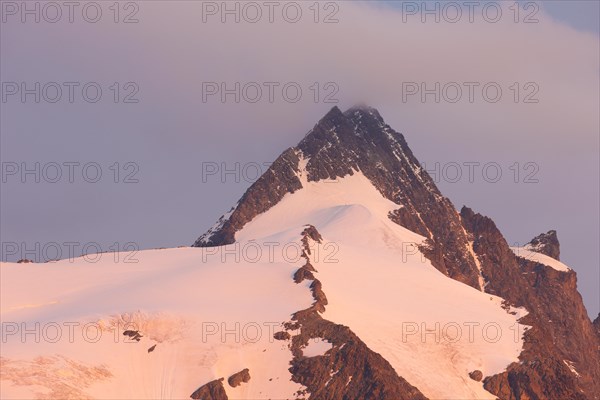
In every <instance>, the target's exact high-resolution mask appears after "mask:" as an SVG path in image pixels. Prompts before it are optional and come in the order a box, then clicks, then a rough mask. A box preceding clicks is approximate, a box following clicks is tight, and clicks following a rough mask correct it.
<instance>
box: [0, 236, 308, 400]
mask: <svg viewBox="0 0 600 400" xmlns="http://www.w3.org/2000/svg"><path fill="white" fill-rule="evenodd" d="M120 258H121V261H120V262H114V257H113V254H112V253H105V254H103V256H102V257H101V259H100V260H99V261H98V262H97V263H88V262H86V261H85V260H84V259H83V258H77V259H74V260H73V262H70V261H69V260H63V261H59V262H53V263H46V264H13V263H2V264H1V265H0V274H1V276H0V278H1V285H2V286H1V296H2V297H1V305H2V308H1V319H2V333H3V337H2V341H3V342H2V373H1V379H2V382H1V385H0V387H1V393H0V397H2V398H11V399H12V398H26V399H31V398H37V397H39V398H99V399H100V398H101V399H110V398H114V399H124V398H135V399H170V398H180V399H185V398H189V396H190V394H191V393H192V392H193V391H194V390H196V389H197V388H198V387H199V386H201V385H203V384H205V383H207V382H208V381H210V380H213V379H217V378H220V377H225V380H226V379H227V378H228V377H229V376H230V375H232V374H234V373H236V372H238V371H240V370H242V369H244V368H249V369H250V372H251V376H252V379H251V380H250V382H249V383H247V384H244V385H242V386H239V387H237V388H235V389H233V388H231V387H229V385H227V383H226V382H225V387H226V390H227V392H228V394H229V395H230V397H231V398H261V397H266V396H267V394H268V395H269V396H273V397H278V398H292V395H293V394H294V393H295V392H296V391H297V390H298V389H300V388H301V387H300V385H298V384H296V383H294V382H291V381H290V380H289V378H290V375H289V372H288V371H287V368H289V365H288V363H289V361H290V360H291V358H292V356H291V354H290V352H289V350H288V349H287V347H286V346H285V345H284V344H283V345H282V343H283V342H278V341H275V340H274V339H273V338H272V336H273V332H276V331H277V330H278V329H280V328H279V324H280V323H281V322H283V321H288V320H289V319H290V315H291V313H293V312H295V311H297V310H299V309H303V308H306V307H308V306H309V305H310V304H311V303H312V297H311V295H310V292H309V290H308V288H307V286H306V285H304V284H301V285H296V284H294V282H293V280H292V279H291V276H292V274H293V272H294V271H295V270H296V269H297V268H298V267H299V266H301V265H302V263H301V262H298V265H294V264H293V263H288V262H285V261H284V260H282V259H281V257H276V258H273V260H268V259H265V260H263V261H261V262H256V263H252V262H247V261H245V260H243V259H242V260H240V262H238V263H236V262H233V259H234V257H233V256H232V255H231V253H229V254H225V253H224V252H215V251H214V249H199V248H178V249H165V250H148V251H141V252H139V253H138V254H136V255H135V257H134V258H137V259H138V260H139V262H138V263H124V262H123V261H122V259H123V257H120ZM270 261H273V262H270ZM127 322H131V323H129V324H127ZM36 323H38V324H39V328H37V329H36V325H35V324H36ZM86 323H88V324H90V325H88V326H85V324H86ZM236 323H237V324H239V326H238V327H236ZM15 324H17V326H18V328H17V331H16V333H14V334H13V333H12V332H13V331H14V329H15ZM22 324H24V325H22ZM74 324H79V325H78V326H75V325H74ZM223 324H225V325H223ZM57 326H58V328H57ZM70 326H73V328H72V329H73V330H72V333H71V335H70V332H71V331H70V330H69V329H70V328H69V327H70ZM117 326H118V327H119V329H114V328H115V327H117ZM21 328H22V329H21ZM25 329H28V330H30V331H32V332H36V331H37V332H38V335H39V338H36V337H35V333H30V334H28V335H25V336H24V337H23V336H22V333H23V331H24V330H25ZM99 329H101V330H99ZM126 329H135V330H139V332H140V333H141V334H142V335H143V337H142V338H141V339H140V341H139V342H137V341H135V340H131V339H129V338H128V337H126V336H123V334H122V332H123V331H124V330H126ZM59 333H60V334H62V335H61V336H60V337H59V338H58V340H56V337H57V335H58V334H59ZM203 334H204V336H203ZM222 334H225V337H223V336H222ZM98 336H99V339H98V340H97V337H98ZM71 338H72V339H71ZM36 339H37V340H39V343H36ZM53 341H56V343H52V342H53ZM155 344H156V348H155V349H154V350H153V351H152V352H148V349H149V348H150V347H151V346H153V345H155ZM269 379H272V380H271V381H270V380H269Z"/></svg>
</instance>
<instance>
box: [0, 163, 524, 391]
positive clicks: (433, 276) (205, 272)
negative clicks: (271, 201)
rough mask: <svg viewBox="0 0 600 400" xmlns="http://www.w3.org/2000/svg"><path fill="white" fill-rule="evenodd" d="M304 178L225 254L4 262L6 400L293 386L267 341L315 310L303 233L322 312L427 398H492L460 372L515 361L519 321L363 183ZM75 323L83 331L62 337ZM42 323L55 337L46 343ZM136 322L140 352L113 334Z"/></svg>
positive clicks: (200, 251) (321, 347)
mask: <svg viewBox="0 0 600 400" xmlns="http://www.w3.org/2000/svg"><path fill="white" fill-rule="evenodd" d="M305 164H306V160H303V164H302V165H305ZM300 178H301V180H302V183H303V186H304V188H303V189H301V190H299V191H297V192H295V193H294V194H288V195H286V196H285V197H284V198H283V200H282V201H280V202H279V203H278V204H277V205H275V206H274V207H273V208H271V209H270V210H269V211H267V212H266V213H264V214H262V215H259V216H258V217H256V218H255V219H254V220H253V221H251V222H250V223H248V224H247V225H246V226H245V227H244V229H242V230H241V231H240V232H238V233H237V234H236V241H237V243H236V244H234V245H230V246H224V247H219V248H178V249H166V250H149V251H142V252H139V253H138V254H137V255H136V258H138V259H139V262H138V263H125V262H123V260H122V257H119V261H118V262H115V260H114V259H113V258H114V257H113V254H112V253H107V254H106V257H105V256H104V255H103V256H102V258H101V260H100V261H99V262H97V263H89V262H86V261H85V260H84V259H76V260H75V261H74V262H70V261H69V260H63V261H59V262H54V263H47V264H11V263H2V264H0V274H1V276H0V278H1V289H2V290H1V309H0V316H1V319H2V322H3V337H2V340H3V343H2V360H1V362H2V374H1V379H2V385H1V392H0V395H1V396H2V398H15V397H16V398H19V397H20V398H35V397H45V398H68V397H71V398H103V399H106V398H139V399H143V398H188V397H189V395H190V394H191V393H192V392H193V391H194V390H195V389H197V388H198V387H199V386H201V385H203V384H205V383H207V382H209V381H211V380H213V379H218V378H220V377H224V378H225V382H224V385H225V388H226V390H227V393H228V395H229V396H230V398H236V399H239V398H257V399H258V398H290V397H292V396H293V394H294V393H295V392H296V391H297V390H299V389H302V388H301V387H300V385H298V384H295V383H293V382H291V381H290V380H289V378H290V374H289V372H288V370H287V369H288V368H289V361H290V360H291V358H292V355H291V353H290V351H289V350H288V349H287V346H286V343H285V342H279V341H275V340H273V339H272V333H273V331H277V330H278V324H280V323H282V322H284V321H288V320H289V319H290V315H291V314H292V313H293V312H295V311H298V310H302V309H305V308H307V307H309V306H310V304H311V303H312V296H311V293H310V291H309V289H308V284H309V283H310V282H309V281H304V282H303V283H301V284H295V283H294V282H293V280H292V275H293V273H294V272H295V271H296V270H297V269H298V268H299V267H300V266H302V265H303V264H304V259H302V258H301V257H300V254H299V250H300V233H301V232H302V230H303V229H304V227H305V225H306V224H312V225H314V226H315V227H316V228H317V230H318V231H319V232H320V233H321V235H322V236H323V239H324V241H323V243H321V244H320V245H315V248H314V251H313V252H312V253H311V262H312V264H313V265H314V266H315V267H316V269H317V270H318V272H317V273H316V277H317V278H318V279H319V280H320V281H321V282H322V284H323V290H324V292H325V294H326V295H327V298H328V301H329V304H328V306H327V308H326V311H325V313H324V314H323V317H324V318H326V319H328V320H330V321H333V322H336V323H340V324H344V325H347V326H349V327H350V328H351V329H352V330H353V331H354V332H355V333H356V334H357V335H358V336H359V337H360V338H361V339H362V340H363V341H364V342H365V343H366V344H367V345H368V346H369V347H370V348H371V349H372V350H374V351H376V352H378V353H380V354H381V355H382V356H383V357H384V358H386V359H387V360H388V361H389V362H390V363H391V365H392V366H393V367H394V369H395V370H396V371H397V373H398V374H399V375H400V376H402V377H404V378H405V379H406V380H407V381H408V382H409V383H410V384H412V385H414V386H416V387H417V388H418V389H419V390H421V391H422V392H423V393H424V394H425V395H426V396H428V397H430V398H432V399H439V398H445V399H450V398H452V399H457V398H461V399H484V398H490V399H492V398H494V396H492V395H491V394H490V393H488V392H487V391H485V390H484V389H483V387H482V383H480V382H475V381H473V380H471V379H470V378H469V377H468V373H469V372H471V371H473V370H476V369H479V370H481V371H482V372H483V374H484V376H486V375H492V374H495V373H498V372H500V371H502V370H503V369H505V367H506V366H507V365H508V364H509V363H511V362H513V361H517V357H518V355H519V353H520V352H521V349H522V340H521V336H522V334H523V331H524V329H525V327H524V326H522V325H520V324H518V323H517V320H518V318H520V317H521V316H523V315H524V313H525V311H524V310H509V311H511V313H509V312H508V311H507V310H505V309H503V308H502V307H501V300H502V299H500V298H498V297H495V296H491V295H489V294H485V293H483V292H481V291H478V290H476V289H473V288H471V287H469V286H467V285H464V284H462V283H459V282H457V281H454V280H452V279H450V278H448V277H446V276H444V275H443V274H441V273H440V272H439V271H437V270H436V269H435V268H434V267H433V266H432V265H431V263H430V262H429V261H428V260H427V259H426V258H425V257H423V256H422V254H421V253H420V252H419V251H418V248H417V245H418V244H420V243H421V242H422V241H423V237H422V236H420V235H417V234H416V233H413V232H411V231H409V230H407V229H405V228H403V227H401V226H399V225H397V224H395V223H393V222H391V221H390V220H389V219H388V217H387V215H388V213H389V212H390V211H391V210H393V209H395V208H398V206H397V205H396V204H394V203H392V202H390V201H389V200H386V199H385V198H384V197H383V196H382V195H381V194H380V193H379V192H378V191H377V190H376V189H375V187H374V186H373V185H372V184H371V183H370V182H369V181H368V179H367V178H365V177H364V176H363V175H362V174H361V173H359V172H357V173H355V174H354V175H353V176H347V177H345V178H343V179H338V180H336V181H320V182H318V183H315V182H307V179H306V176H305V172H301V173H300ZM128 321H129V322H131V323H130V324H129V325H127V322H128ZM36 322H37V323H40V324H41V325H40V326H41V328H40V329H38V331H39V332H41V333H40V336H41V340H40V341H39V342H40V343H35V339H36V338H35V336H34V335H33V334H30V335H27V336H25V337H22V336H21V333H22V331H23V329H21V328H22V326H21V325H20V324H22V323H25V324H26V325H25V327H26V328H28V329H32V327H34V326H35V325H34V324H35V323H36ZM70 322H73V323H78V324H79V325H78V326H76V327H75V328H74V332H73V335H72V336H73V337H74V340H73V341H71V340H69V339H70V338H69V337H68V336H69V335H68V333H69V331H68V326H65V323H66V324H68V323H70ZM52 323H56V324H58V325H59V326H61V327H62V333H63V335H62V337H61V338H60V339H59V340H58V341H57V343H51V341H52V340H51V339H53V337H54V334H53V333H52V332H53V331H52V329H53V327H55V325H52ZM85 323H92V325H90V326H87V327H86V326H84V324H85ZM236 323H239V324H240V327H239V328H237V329H236V328H235V327H236ZM15 324H17V325H15ZM222 324H226V325H225V326H223V325H222ZM116 326H119V327H120V330H116V329H114V328H115V327H116ZM131 326H134V327H135V330H139V332H140V333H141V334H142V335H143V337H141V338H140V341H139V342H137V341H135V340H126V338H125V337H124V336H123V335H122V332H123V330H124V329H125V327H127V328H130V327H131ZM257 326H258V328H257ZM98 327H99V328H100V329H101V331H100V332H101V337H100V339H99V340H98V341H94V340H91V339H93V338H94V336H95V332H97V329H96V328H98ZM15 329H17V331H15V333H13V331H14V330H15ZM34 330H35V329H34ZM256 332H259V333H260V337H259V338H258V340H256V337H257V335H256ZM223 333H224V334H225V336H222V335H221V334H223ZM84 338H87V339H86V340H84ZM154 344H156V347H155V348H154V349H153V351H151V352H149V349H150V348H151V346H153V345H154ZM330 347H331V346H330V344H328V343H326V342H325V343H324V342H321V343H314V344H309V346H308V347H307V348H306V352H307V355H309V356H313V355H318V354H323V353H324V352H325V351H327V350H328V349H329V348H330ZM244 368H249V370H250V375H251V380H250V381H249V382H248V383H246V384H242V385H241V386H239V387H237V388H235V389H233V388H231V387H230V386H229V385H228V384H227V382H226V380H227V377H229V376H230V375H231V374H233V373H235V372H238V371H240V370H242V369H244Z"/></svg>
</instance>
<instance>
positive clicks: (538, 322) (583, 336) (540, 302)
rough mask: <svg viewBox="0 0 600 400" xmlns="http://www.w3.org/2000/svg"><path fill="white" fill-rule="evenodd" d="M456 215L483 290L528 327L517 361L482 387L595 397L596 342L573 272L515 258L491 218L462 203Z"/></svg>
mask: <svg viewBox="0 0 600 400" xmlns="http://www.w3.org/2000/svg"><path fill="white" fill-rule="evenodd" d="M461 216H462V220H463V223H464V226H465V228H466V230H467V231H468V232H469V234H470V235H472V237H473V240H474V244H473V249H474V251H475V253H476V254H477V256H478V258H479V260H480V264H481V269H482V275H483V277H484V279H485V281H486V283H487V285H486V287H485V289H486V292H487V293H491V294H495V295H498V296H500V297H503V298H504V299H505V300H506V301H507V302H508V303H509V304H510V305H512V306H515V307H525V308H526V309H527V310H528V311H529V314H528V315H526V316H525V317H523V318H522V319H521V321H520V322H521V323H523V324H525V325H529V326H531V329H529V330H527V331H526V332H525V333H524V335H523V338H524V346H523V352H522V353H521V355H520V356H519V359H520V362H519V363H513V364H511V365H510V366H509V367H508V368H507V371H505V372H503V373H501V374H498V375H495V376H492V377H487V378H485V379H484V387H485V388H486V389H487V390H488V391H490V392H492V393H493V394H495V395H497V396H498V397H500V398H501V399H503V400H513V399H515V400H518V399H596V398H598V394H599V393H600V356H599V354H598V351H597V350H596V349H597V348H598V346H600V341H599V340H598V336H597V335H596V334H595V333H594V328H593V326H592V323H591V321H590V319H589V317H588V315H587V312H586V310H585V307H584V305H583V301H582V298H581V296H580V295H579V293H578V292H577V277H576V274H575V271H573V270H570V271H567V272H563V271H557V270H555V269H553V268H551V267H549V266H546V265H542V264H539V263H536V262H533V261H531V260H528V259H526V258H521V257H517V256H516V255H515V254H514V253H513V252H512V250H511V249H510V248H509V246H508V244H507V243H506V240H505V239H504V237H503V236H502V234H501V233H500V231H499V230H498V229H497V227H496V225H495V224H494V222H493V221H492V220H491V219H489V218H487V217H484V216H482V215H480V214H476V213H474V212H473V211H472V210H471V209H469V208H466V207H464V208H463V209H462V210H461ZM570 366H571V367H572V368H573V369H572V368H571V367H570ZM574 371H575V372H574Z"/></svg>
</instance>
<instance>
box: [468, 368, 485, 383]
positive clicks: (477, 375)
mask: <svg viewBox="0 0 600 400" xmlns="http://www.w3.org/2000/svg"><path fill="white" fill-rule="evenodd" d="M469 378H471V379H473V380H474V381H477V382H481V380H482V379H483V372H481V371H480V370H478V369H476V370H475V371H473V372H469Z"/></svg>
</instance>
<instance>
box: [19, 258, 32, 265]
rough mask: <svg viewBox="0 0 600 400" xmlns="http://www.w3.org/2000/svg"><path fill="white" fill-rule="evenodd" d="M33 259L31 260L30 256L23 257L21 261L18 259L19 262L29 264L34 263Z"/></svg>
mask: <svg viewBox="0 0 600 400" xmlns="http://www.w3.org/2000/svg"><path fill="white" fill-rule="evenodd" d="M32 262H33V261H31V260H30V259H28V258H21V259H20V260H19V261H17V264H29V263H32Z"/></svg>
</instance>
